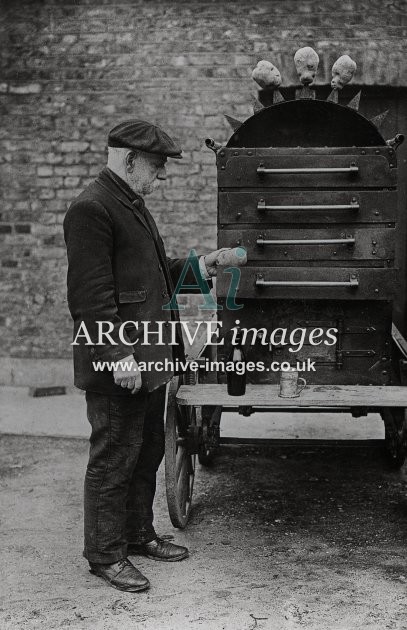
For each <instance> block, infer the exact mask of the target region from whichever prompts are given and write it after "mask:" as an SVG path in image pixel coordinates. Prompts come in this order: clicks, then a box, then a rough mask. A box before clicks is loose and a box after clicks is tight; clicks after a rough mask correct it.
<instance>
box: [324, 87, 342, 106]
mask: <svg viewBox="0 0 407 630" xmlns="http://www.w3.org/2000/svg"><path fill="white" fill-rule="evenodd" d="M338 96H339V93H338V88H334V89H333V90H332V92H331V93H330V95H329V96H328V98H327V99H326V100H327V101H331V103H337V102H338Z"/></svg>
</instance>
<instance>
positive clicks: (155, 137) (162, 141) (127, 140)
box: [107, 120, 182, 159]
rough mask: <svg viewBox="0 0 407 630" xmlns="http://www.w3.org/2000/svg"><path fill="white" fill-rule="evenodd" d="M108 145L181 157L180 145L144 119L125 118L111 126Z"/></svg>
mask: <svg viewBox="0 0 407 630" xmlns="http://www.w3.org/2000/svg"><path fill="white" fill-rule="evenodd" d="M107 144H108V146H109V147H128V148H129V149H135V150H137V149H138V150H139V151H146V152H147V153H156V154H158V155H165V156H167V157H171V158H177V159H181V158H182V155H181V152H182V149H181V147H180V146H179V145H178V144H177V143H176V142H174V140H172V138H170V136H169V135H168V134H166V133H165V131H163V130H162V129H160V127H157V125H152V124H151V123H149V122H146V121H145V120H127V121H126V122H122V123H120V124H119V125H117V126H116V127H113V129H111V131H110V132H109V136H108V138H107Z"/></svg>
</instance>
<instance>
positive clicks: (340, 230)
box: [218, 225, 396, 265]
mask: <svg viewBox="0 0 407 630" xmlns="http://www.w3.org/2000/svg"><path fill="white" fill-rule="evenodd" d="M395 232H396V230H395V229H394V228H386V227H381V226H376V227H371V226H369V227H355V226H354V225H340V226H337V225H335V226H329V227H325V228H313V229H310V228H298V227H296V228H290V229H288V228H285V229H282V228H262V227H261V226H259V227H257V228H256V229H243V228H241V229H232V230H226V229H222V230H219V233H218V244H219V247H236V246H239V245H241V246H242V247H245V248H246V250H247V257H248V261H249V262H250V261H289V260H306V261H313V260H324V261H326V262H327V263H328V265H329V262H328V261H333V262H335V261H337V260H348V261H349V260H355V261H357V260H372V261H386V264H390V263H391V262H392V261H393V260H394V250H395Z"/></svg>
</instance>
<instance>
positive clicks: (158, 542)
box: [127, 537, 189, 562]
mask: <svg viewBox="0 0 407 630" xmlns="http://www.w3.org/2000/svg"><path fill="white" fill-rule="evenodd" d="M127 551H128V553H129V554H130V555H132V554H134V555H138V556H147V558H151V560H161V561H162V562H178V561H179V560H183V559H184V558H187V557H188V555H189V552H188V549H187V548H186V547H181V546H180V545H174V543H170V542H168V540H163V539H162V538H158V537H157V538H155V539H154V540H151V541H150V542H147V543H143V544H141V545H134V544H131V543H130V544H129V545H128V548H127Z"/></svg>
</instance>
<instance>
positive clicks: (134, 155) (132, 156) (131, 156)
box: [125, 151, 137, 173]
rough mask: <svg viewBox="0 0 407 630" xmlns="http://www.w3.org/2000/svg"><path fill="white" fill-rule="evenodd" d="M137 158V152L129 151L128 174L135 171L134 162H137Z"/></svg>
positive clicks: (127, 158)
mask: <svg viewBox="0 0 407 630" xmlns="http://www.w3.org/2000/svg"><path fill="white" fill-rule="evenodd" d="M136 158H137V151H129V152H128V153H127V154H126V159H125V161H126V171H127V172H128V173H131V172H132V171H133V168H134V162H135V161H136Z"/></svg>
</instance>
